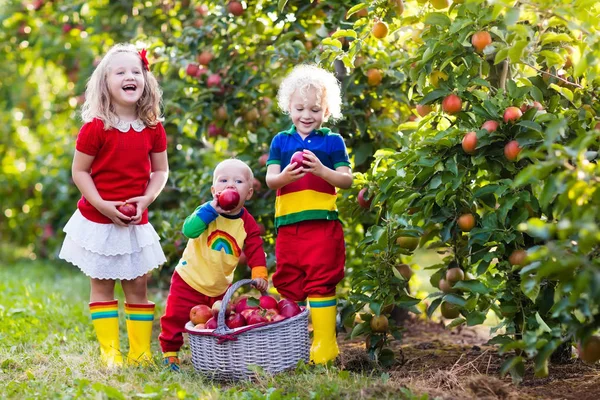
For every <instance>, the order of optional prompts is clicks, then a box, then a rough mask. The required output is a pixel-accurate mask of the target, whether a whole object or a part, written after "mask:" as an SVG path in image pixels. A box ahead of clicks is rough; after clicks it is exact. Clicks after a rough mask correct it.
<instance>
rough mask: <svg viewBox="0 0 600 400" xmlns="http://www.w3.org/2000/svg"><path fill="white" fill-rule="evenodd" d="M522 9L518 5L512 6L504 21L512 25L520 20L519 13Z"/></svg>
mask: <svg viewBox="0 0 600 400" xmlns="http://www.w3.org/2000/svg"><path fill="white" fill-rule="evenodd" d="M520 13H521V10H520V9H519V8H518V7H514V8H510V9H509V10H508V11H507V12H506V14H504V23H505V24H506V25H507V26H512V25H514V24H516V23H517V22H518V21H519V15H520Z"/></svg>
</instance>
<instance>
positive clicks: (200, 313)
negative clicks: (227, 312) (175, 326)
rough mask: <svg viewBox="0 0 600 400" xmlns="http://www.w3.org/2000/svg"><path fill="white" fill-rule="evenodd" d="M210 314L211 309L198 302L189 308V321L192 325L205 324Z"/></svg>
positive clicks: (211, 314)
mask: <svg viewBox="0 0 600 400" xmlns="http://www.w3.org/2000/svg"><path fill="white" fill-rule="evenodd" d="M212 316H213V313H212V310H211V309H210V307H209V306H207V305H206V304H198V305H197V306H194V307H192V309H191V310H190V321H192V324H194V325H198V324H205V323H206V321H208V320H209V319H211V318H212Z"/></svg>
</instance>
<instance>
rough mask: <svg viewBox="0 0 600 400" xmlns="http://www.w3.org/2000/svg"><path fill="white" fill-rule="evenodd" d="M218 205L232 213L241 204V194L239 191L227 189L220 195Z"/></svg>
mask: <svg viewBox="0 0 600 400" xmlns="http://www.w3.org/2000/svg"><path fill="white" fill-rule="evenodd" d="M217 204H218V205H219V207H221V208H222V209H223V210H225V211H231V210H233V209H235V208H236V207H237V206H238V204H240V194H239V193H238V192H237V190H233V189H225V190H223V191H222V192H221V193H219V196H218V199H217Z"/></svg>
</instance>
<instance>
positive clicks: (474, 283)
mask: <svg viewBox="0 0 600 400" xmlns="http://www.w3.org/2000/svg"><path fill="white" fill-rule="evenodd" d="M453 288H455V289H463V290H467V291H469V292H472V293H479V294H488V293H489V292H490V289H488V288H487V286H485V285H484V284H483V282H480V281H479V280H477V279H471V280H466V281H458V282H456V283H455V284H454V286H453Z"/></svg>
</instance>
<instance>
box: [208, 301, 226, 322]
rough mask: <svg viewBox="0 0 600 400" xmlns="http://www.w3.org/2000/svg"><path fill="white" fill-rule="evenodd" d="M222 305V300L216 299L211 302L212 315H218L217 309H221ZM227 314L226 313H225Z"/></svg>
mask: <svg viewBox="0 0 600 400" xmlns="http://www.w3.org/2000/svg"><path fill="white" fill-rule="evenodd" d="M222 305H223V301H222V300H217V301H215V302H214V303H213V305H212V307H211V311H212V314H213V317H215V318H216V317H217V315H219V311H221V306H222ZM226 314H227V313H226Z"/></svg>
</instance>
